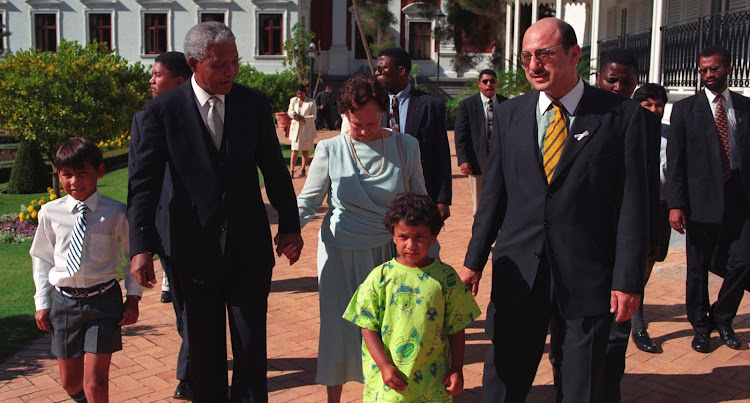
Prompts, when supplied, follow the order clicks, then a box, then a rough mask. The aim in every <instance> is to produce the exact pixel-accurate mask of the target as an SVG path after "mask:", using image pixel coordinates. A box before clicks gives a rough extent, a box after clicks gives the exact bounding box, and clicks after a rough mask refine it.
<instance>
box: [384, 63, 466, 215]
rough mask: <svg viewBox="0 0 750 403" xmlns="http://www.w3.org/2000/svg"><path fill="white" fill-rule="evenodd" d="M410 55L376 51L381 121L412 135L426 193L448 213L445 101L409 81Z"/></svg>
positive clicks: (448, 153)
mask: <svg viewBox="0 0 750 403" xmlns="http://www.w3.org/2000/svg"><path fill="white" fill-rule="evenodd" d="M409 72H411V57H410V56H409V53H408V52H406V51H405V50H403V49H401V48H388V49H383V50H382V51H380V53H379V54H378V64H377V67H376V69H375V77H377V78H378V80H380V82H381V83H383V85H384V86H385V88H387V89H388V96H389V97H390V107H389V111H388V113H386V114H385V115H383V122H382V124H383V125H384V127H389V128H391V129H393V130H395V131H400V132H402V133H405V134H408V135H411V136H413V137H416V139H417V140H419V151H420V153H421V156H422V170H423V171H424V182H425V185H426V186H427V194H428V195H430V197H431V198H432V200H434V201H435V203H437V205H438V209H439V210H440V216H441V217H442V218H443V220H446V219H447V218H448V217H449V216H450V215H451V210H450V204H451V198H452V197H453V193H452V192H453V188H452V186H453V185H452V179H453V178H452V176H451V154H450V146H449V144H448V131H447V129H446V126H445V125H446V123H445V102H443V101H442V100H441V99H439V98H437V97H434V96H432V95H430V94H428V93H426V92H423V91H420V90H418V89H416V88H412V86H411V84H410V83H409Z"/></svg>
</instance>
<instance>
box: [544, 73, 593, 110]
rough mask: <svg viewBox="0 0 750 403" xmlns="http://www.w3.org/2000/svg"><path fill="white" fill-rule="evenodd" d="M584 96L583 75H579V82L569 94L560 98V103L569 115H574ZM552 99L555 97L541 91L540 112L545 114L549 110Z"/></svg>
mask: <svg viewBox="0 0 750 403" xmlns="http://www.w3.org/2000/svg"><path fill="white" fill-rule="evenodd" d="M582 97H583V80H581V77H578V83H576V85H575V87H573V89H572V90H570V91H569V92H568V93H567V94H565V95H564V96H563V97H562V98H560V103H561V104H562V106H563V107H564V108H565V111H566V112H567V113H568V114H569V115H574V114H575V111H576V109H578V104H579V103H580V102H581V98H582ZM552 101H553V99H552V98H551V97H550V96H549V95H547V94H545V93H544V92H540V93H539V113H540V114H542V115H544V112H547V109H548V108H549V106H550V104H552Z"/></svg>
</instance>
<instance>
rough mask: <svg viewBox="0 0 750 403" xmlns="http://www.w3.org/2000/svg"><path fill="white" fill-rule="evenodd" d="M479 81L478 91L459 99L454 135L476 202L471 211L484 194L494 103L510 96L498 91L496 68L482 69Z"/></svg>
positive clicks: (473, 198)
mask: <svg viewBox="0 0 750 403" xmlns="http://www.w3.org/2000/svg"><path fill="white" fill-rule="evenodd" d="M477 85H478V86H479V93H478V94H475V95H472V96H470V97H467V98H466V99H463V100H461V102H459V103H458V111H457V112H456V125H455V136H454V137H455V138H454V141H455V143H456V157H458V166H459V168H460V169H461V173H462V174H464V175H469V186H470V189H471V200H472V201H473V203H474V206H473V207H474V208H473V212H472V214H476V213H477V206H478V205H479V199H480V197H481V196H482V172H483V171H484V165H485V163H486V161H487V154H488V153H489V152H490V149H489V147H488V145H489V141H490V137H491V136H492V126H493V125H494V123H495V120H496V119H497V118H498V117H496V116H495V113H494V107H495V104H499V103H500V102H503V101H505V100H507V99H508V98H505V97H504V96H502V95H499V94H496V93H495V90H496V89H497V74H496V73H495V70H492V69H485V70H482V71H481V72H480V73H479V79H478V80H477Z"/></svg>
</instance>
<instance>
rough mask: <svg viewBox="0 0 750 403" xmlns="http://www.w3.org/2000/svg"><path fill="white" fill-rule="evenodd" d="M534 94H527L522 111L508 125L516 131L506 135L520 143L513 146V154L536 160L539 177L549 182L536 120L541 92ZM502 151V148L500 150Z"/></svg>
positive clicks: (514, 115)
mask: <svg viewBox="0 0 750 403" xmlns="http://www.w3.org/2000/svg"><path fill="white" fill-rule="evenodd" d="M532 94H533V95H528V96H526V99H525V103H524V105H522V106H521V107H520V113H514V114H513V116H512V119H513V120H512V121H511V122H509V124H508V127H512V128H513V131H514V132H513V133H507V134H506V136H507V137H509V138H510V139H512V140H514V141H515V142H517V144H518V147H517V148H512V149H513V150H514V151H513V154H515V153H516V152H517V153H518V155H519V156H521V158H524V159H525V158H528V159H529V160H531V161H535V162H534V163H532V164H533V165H535V166H536V172H537V175H538V178H539V179H540V180H542V181H544V183H547V179H546V178H545V175H544V168H543V166H542V157H541V152H540V151H539V136H538V129H537V122H536V108H538V106H537V102H538V101H539V92H536V91H534V92H533V93H532ZM495 132H497V129H495ZM502 141H503V142H504V143H505V142H506V139H502ZM509 143H510V142H509ZM502 148H506V147H502ZM508 149H510V148H508ZM502 151H503V150H500V152H502Z"/></svg>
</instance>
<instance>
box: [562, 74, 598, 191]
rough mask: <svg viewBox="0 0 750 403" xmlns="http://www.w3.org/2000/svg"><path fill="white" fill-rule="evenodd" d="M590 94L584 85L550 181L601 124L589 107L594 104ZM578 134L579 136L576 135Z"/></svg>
mask: <svg viewBox="0 0 750 403" xmlns="http://www.w3.org/2000/svg"><path fill="white" fill-rule="evenodd" d="M590 96H591V89H590V88H589V87H588V86H585V87H584V90H583V96H582V97H581V101H580V103H579V104H578V111H576V112H575V113H576V115H575V119H574V120H573V124H572V125H571V127H570V129H568V139H567V140H565V147H564V148H563V152H562V155H561V156H560V161H558V163H557V166H556V167H555V174H554V175H553V176H552V183H554V182H555V180H556V179H557V178H559V177H561V176H562V175H561V174H562V172H563V171H564V170H565V169H567V168H568V166H569V165H570V164H571V163H572V162H573V160H575V158H576V156H577V155H578V153H579V152H581V150H582V149H583V147H585V146H586V144H588V143H589V142H590V141H591V138H592V137H594V135H596V131H597V129H598V128H599V126H600V124H601V122H600V121H599V117H598V116H597V115H596V114H594V113H593V111H592V110H591V108H590V107H589V105H594V102H595V100H593V99H589V98H590ZM587 132H588V133H587ZM579 134H580V136H577V135H579ZM576 137H578V139H576Z"/></svg>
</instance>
